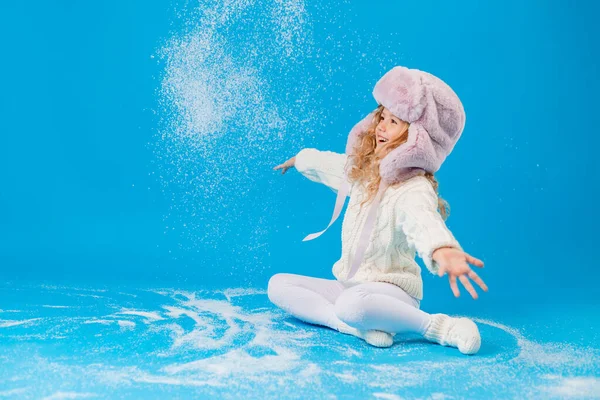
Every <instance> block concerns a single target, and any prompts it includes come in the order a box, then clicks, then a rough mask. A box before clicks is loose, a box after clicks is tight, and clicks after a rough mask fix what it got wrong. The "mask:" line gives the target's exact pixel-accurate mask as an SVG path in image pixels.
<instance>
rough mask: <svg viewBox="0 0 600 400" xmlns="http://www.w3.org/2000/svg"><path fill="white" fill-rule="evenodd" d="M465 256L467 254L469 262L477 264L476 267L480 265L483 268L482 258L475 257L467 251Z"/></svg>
mask: <svg viewBox="0 0 600 400" xmlns="http://www.w3.org/2000/svg"><path fill="white" fill-rule="evenodd" d="M465 256H467V262H468V263H469V264H472V265H475V266H476V267H479V268H483V261H481V260H480V259H478V258H475V257H473V256H471V255H469V254H467V253H465Z"/></svg>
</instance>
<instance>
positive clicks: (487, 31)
mask: <svg viewBox="0 0 600 400" xmlns="http://www.w3.org/2000/svg"><path fill="white" fill-rule="evenodd" d="M259 3H260V4H262V3H261V2H259ZM260 4H259V5H260ZM305 7H306V9H305V15H306V16H308V18H309V20H310V25H303V27H302V28H301V31H300V32H299V33H298V32H295V34H299V35H300V36H303V35H309V36H310V37H311V43H312V45H311V46H312V47H310V49H308V50H307V51H306V53H305V54H301V55H298V56H297V57H296V58H293V57H291V58H286V57H281V56H280V55H279V54H274V55H273V58H272V59H269V58H268V57H267V60H268V62H267V63H266V64H264V65H263V64H261V65H260V66H254V67H256V68H257V70H259V71H260V73H261V74H262V75H260V77H261V79H262V82H263V83H264V82H267V83H269V85H271V86H270V89H269V90H265V91H264V92H261V93H267V99H266V101H268V102H269V103H270V104H278V105H281V107H283V108H281V110H283V112H282V113H281V115H280V116H281V117H282V118H283V119H284V120H286V121H287V122H288V123H287V124H285V128H284V129H282V132H280V133H281V136H272V137H271V136H269V137H266V136H265V133H264V132H262V131H261V132H256V133H254V131H253V130H252V129H248V128H247V127H245V126H244V123H245V122H246V120H244V119H242V120H241V121H238V122H235V123H234V122H231V120H228V121H227V123H229V128H230V129H229V130H227V125H225V130H227V132H228V133H229V134H230V135H233V136H234V137H238V138H241V137H242V136H241V134H242V133H246V134H248V132H249V134H250V135H252V134H255V136H256V137H255V139H256V140H258V143H259V144H260V145H254V144H253V143H254V142H252V141H248V140H246V141H243V140H242V141H240V142H235V141H229V140H225V139H223V137H221V138H220V139H219V138H217V139H214V140H215V143H213V144H214V145H215V146H216V147H214V149H217V150H214V153H210V152H206V151H205V152H202V153H200V152H199V150H197V147H194V146H190V147H189V148H186V145H187V144H186V142H181V143H179V145H178V146H179V147H169V146H170V145H169V144H167V142H168V141H169V140H170V138H173V137H172V136H171V137H170V136H169V133H172V132H171V131H170V129H171V128H170V127H171V125H169V121H171V122H172V121H175V120H177V112H178V111H177V109H176V107H172V105H171V107H170V106H169V98H168V97H167V96H166V95H165V92H164V91H163V86H162V85H164V82H165V77H166V76H168V73H167V72H166V71H167V67H168V63H169V62H170V61H172V60H171V59H169V57H170V56H172V55H173V54H175V53H169V54H170V55H169V54H168V55H167V57H164V56H163V57H161V56H160V55H159V53H160V49H161V48H163V47H167V48H169V46H171V45H172V42H170V40H171V39H172V38H178V37H183V35H184V33H185V32H187V33H189V32H193V31H194V29H195V28H194V27H195V26H196V25H197V23H198V21H200V20H201V19H200V18H198V15H201V14H202V12H206V11H207V10H206V9H204V10H203V9H202V6H201V5H197V4H196V3H189V2H184V1H181V2H176V1H174V2H170V3H169V2H160V1H155V2H147V1H137V0H131V1H127V2H123V1H102V2H91V3H90V2H76V1H56V2H52V3H49V2H28V3H17V2H13V3H7V2H4V3H2V5H0V37H2V38H3V39H2V55H3V60H2V63H1V64H0V71H1V76H2V77H3V82H2V95H1V96H0V102H1V103H0V115H2V117H1V119H0V132H1V136H0V137H1V142H0V185H1V186H0V209H1V210H2V213H1V214H0V228H1V229H0V280H2V281H3V282H5V284H7V285H8V286H6V287H5V289H4V290H3V293H4V295H5V303H3V304H2V306H1V307H0V308H4V309H10V307H13V306H14V307H15V308H18V307H20V306H19V305H18V304H19V301H21V300H23V298H21V300H19V297H18V296H17V297H15V298H13V297H10V296H8V293H9V289H7V287H9V288H10V287H13V288H14V287H18V286H19V285H22V284H29V283H35V284H44V285H51V284H55V285H92V286H98V287H114V286H115V285H124V286H129V287H137V288H144V287H174V288H187V289H190V290H203V289H207V288H233V287H246V288H247V287H252V288H260V289H265V288H266V284H267V281H268V279H269V277H270V276H271V275H273V274H275V273H278V272H290V273H299V274H305V275H311V276H318V277H325V278H332V275H331V272H330V271H331V266H332V265H333V263H334V262H335V261H336V260H337V259H338V257H339V255H340V250H341V244H340V230H341V219H340V220H339V221H338V222H337V223H336V224H335V225H334V226H333V227H332V228H330V229H329V230H328V231H327V233H326V234H325V235H323V236H322V237H320V238H319V239H317V240H315V241H311V242H302V241H301V240H302V238H303V237H305V236H306V235H307V234H309V233H312V232H317V231H320V230H321V229H323V228H324V227H325V226H326V224H327V223H328V221H329V218H330V215H331V212H332V210H333V205H334V200H335V195H334V193H333V192H332V191H331V190H329V189H328V188H326V187H324V186H321V185H317V184H314V183H313V182H310V181H309V180H307V179H305V178H303V177H302V176H301V175H299V174H298V173H297V172H295V171H294V170H291V171H290V172H288V173H287V174H286V175H284V176H281V174H280V173H279V172H275V171H273V170H272V168H273V167H274V166H275V165H277V164H280V163H283V162H284V161H285V160H287V159H288V158H290V157H292V156H293V155H295V154H296V153H297V152H298V151H299V150H301V149H302V148H304V147H314V148H318V149H320V150H332V151H337V152H343V150H344V148H345V143H346V137H347V133H348V132H349V130H350V128H351V127H352V126H353V125H354V124H355V123H356V122H358V121H359V120H360V119H361V118H362V117H363V116H364V115H365V114H367V113H368V112H370V111H371V110H372V109H373V108H374V107H375V106H376V104H375V101H374V100H373V98H372V96H371V90H372V87H373V85H374V84H375V82H376V81H377V79H378V78H379V77H380V76H381V75H382V74H383V73H385V72H386V71H387V70H389V69H390V68H392V67H393V66H394V65H398V64H399V65H405V66H408V67H411V68H418V69H422V70H425V71H428V72H431V73H433V74H435V75H437V76H439V77H441V78H442V79H444V80H445V81H446V82H447V83H449V84H450V85H451V86H452V87H453V89H454V90H455V91H456V93H457V94H458V95H459V96H460V98H461V100H462V102H463V104H464V106H465V109H466V112H467V125H466V129H465V131H464V133H463V137H462V138H461V139H460V141H459V142H458V144H457V146H456V147H455V150H454V151H453V153H452V154H451V155H450V157H449V158H448V159H447V161H446V162H445V164H444V165H443V166H442V168H441V170H440V171H439V172H438V173H437V174H436V176H437V178H438V180H439V182H440V192H441V195H442V196H443V197H444V198H445V199H446V200H447V201H448V202H449V203H450V206H451V215H450V218H449V219H448V221H447V224H448V226H449V228H450V229H451V230H452V232H453V233H454V235H455V236H456V237H457V239H458V240H459V241H460V242H461V244H462V245H463V247H464V248H465V250H466V251H467V252H469V253H470V254H472V255H473V256H475V257H478V258H480V259H482V260H484V262H485V263H486V267H485V268H484V270H483V271H481V273H480V275H481V276H482V278H483V279H484V280H485V281H486V283H487V284H488V286H489V288H490V291H489V293H485V294H483V295H482V296H481V298H480V299H479V300H477V301H473V300H472V299H471V298H470V297H469V296H468V295H467V293H466V291H465V290H464V289H463V290H462V296H461V297H460V298H459V299H454V298H453V296H452V293H451V291H450V289H449V286H448V284H447V282H446V280H445V279H440V278H437V277H434V276H432V275H430V274H429V273H428V272H427V271H426V270H425V269H423V275H424V280H425V299H424V301H423V302H422V308H423V309H424V310H426V311H430V312H447V313H467V314H469V315H472V316H479V317H489V316H491V317H494V318H500V319H502V320H503V321H510V322H512V323H515V324H517V325H519V326H520V327H521V328H523V329H525V330H526V331H528V332H529V333H532V334H534V335H535V337H536V338H537V339H538V340H553V341H559V342H562V341H565V342H570V343H572V344H574V345H577V344H589V343H590V342H591V337H592V334H593V332H595V331H596V330H597V327H595V326H596V325H597V324H598V321H597V311H598V306H599V305H600V303H599V300H598V297H597V295H595V293H597V288H596V286H597V280H598V277H599V276H600V274H599V273H598V268H597V266H596V257H595V254H596V250H597V248H598V245H597V238H598V234H597V229H596V227H597V226H598V223H599V222H600V221H599V217H598V213H597V211H596V209H597V199H598V194H599V192H598V184H599V183H600V182H599V181H598V178H597V177H598V173H599V172H600V171H599V168H598V166H597V164H596V162H595V161H596V160H594V159H593V157H594V155H595V149H596V148H597V146H598V145H599V139H598V135H597V127H598V126H599V124H600V113H598V112H597V107H598V100H597V93H598V92H599V91H600V86H599V79H598V74H597V71H598V67H599V65H598V60H599V55H598V49H599V48H600V46H599V45H598V38H599V33H600V32H599V31H600V28H599V27H598V24H597V23H596V18H595V17H596V15H598V12H599V7H598V5H597V4H596V3H594V2H576V3H572V2H566V1H564V2H559V1H545V2H542V1H529V2H522V1H516V0H513V1H504V2H491V3H490V2H487V3H486V2H480V1H462V2H459V3H456V2H454V3H452V2H441V1H419V2H416V1H413V2H384V1H378V0H377V1H370V2H368V3H367V2H361V3H360V4H355V3H352V4H351V3H349V2H334V3H331V2H320V1H316V2H312V1H307V2H306V3H305ZM198 8H199V9H200V10H198ZM246 18H247V19H246V22H247V21H253V18H255V19H256V20H257V21H258V19H259V18H261V12H260V7H258V9H255V10H254V11H251V12H249V14H247V15H246ZM250 25H252V24H250ZM292 25H293V22H292ZM261 26H262V25H259V26H258V27H256V30H257V32H258V36H252V35H245V34H247V30H248V25H244V24H239V25H235V26H232V28H231V30H227V32H224V33H223V34H224V35H229V36H227V37H228V38H229V40H228V41H226V44H227V46H229V47H228V50H230V51H231V53H232V54H233V57H234V58H235V57H237V58H236V60H237V61H243V60H244V57H249V56H248V54H249V53H246V52H244V49H246V48H247V47H244V46H250V47H253V48H255V49H259V51H262V50H261V49H263V47H264V46H267V47H264V48H265V49H267V50H265V52H266V53H267V54H268V51H270V50H269V49H271V48H270V47H268V42H269V40H270V39H268V37H267V36H266V35H267V34H268V32H267V33H265V34H264V36H262V37H261V36H260V35H261V31H260V29H261ZM196 28H197V27H196ZM200 28H202V27H200ZM263 28H264V27H263ZM292 30H293V29H292ZM247 41H249V43H250V44H249V45H248V44H247ZM244 43H246V44H244ZM248 59H251V58H248ZM265 65H266V66H265ZM250 67H253V65H250ZM259 67H260V68H259ZM290 93H292V94H294V95H301V94H304V95H305V97H306V98H305V101H304V102H303V103H302V105H301V106H298V107H299V108H298V109H296V110H295V109H294V101H293V100H290V99H289V98H288V95H289V94H290ZM292 97H293V96H292ZM306 99H308V100H306ZM232 106H233V105H232ZM242 106H243V107H242V108H243V109H244V110H246V112H251V111H252V107H253V106H252V105H248V104H242ZM248 110H249V111H248ZM294 110H295V111H294ZM286 113H287V114H286ZM304 115H307V116H311V118H312V119H310V121H309V122H308V123H301V122H299V121H301V120H302V118H303V116H304ZM236 123H237V124H238V125H236ZM282 126H283V125H282ZM275 130H277V129H275ZM265 132H267V133H268V134H270V135H271V134H273V130H268V131H265ZM165 134H166V136H165ZM175 139H177V137H175ZM200 140H213V139H208V138H202V137H201V138H200ZM236 146H241V147H237V148H236ZM244 146H245V147H244ZM238 150H244V151H246V152H245V153H244V152H238ZM240 154H241V155H240ZM248 154H251V157H249V158H247V155H248ZM181 160H183V161H181ZM198 165H202V166H203V167H202V168H204V165H208V167H206V169H202V168H200V167H198ZM215 166H216V167H215ZM198 171H201V173H198ZM188 172H190V174H191V173H193V174H196V175H197V176H199V179H200V181H201V180H202V179H203V178H206V179H208V178H209V175H210V177H212V176H217V177H227V176H231V179H226V178H223V179H222V180H221V181H220V183H219V184H218V185H215V186H213V187H212V188H211V187H209V188H208V189H206V190H200V191H195V190H196V184H190V183H185V184H184V183H182V182H183V179H182V177H187V175H186V174H187V173H188ZM215 179H216V178H215ZM210 182H213V181H210ZM209 189H210V190H209ZM242 190H246V191H245V192H243V191H242ZM198 210H205V211H206V212H205V213H201V212H200V213H199V212H198ZM217 229H218V230H219V235H215V232H217ZM203 235H208V238H209V239H210V240H208V239H207V240H203V239H202V238H203V237H204V238H206V237H207V236H203ZM419 262H420V263H421V261H420V260H419ZM421 264H422V263H421ZM11 285H12V286H11ZM31 296H33V297H30V298H35V295H31ZM56 296H58V295H56ZM50 297H52V295H50ZM55 298H58V297H55ZM171 300H173V301H176V300H177V298H176V297H173V298H172V299H171ZM161 301H162V300H161ZM260 301H262V302H263V303H265V306H268V305H266V302H265V298H264V296H262V299H261V300H260ZM261 304H262V303H261ZM0 311H2V310H0ZM23 318H25V317H23ZM536 321H538V322H539V323H538V324H537V325H536ZM548 321H550V322H548ZM594 321H595V322H594ZM295 323H297V322H295ZM567 325H568V327H569V329H565V326H567ZM545 327H546V328H547V327H552V329H550V328H548V329H546V328H545ZM506 332H508V331H506ZM489 335H490V337H493V334H492V333H490V334H489ZM513 336H514V335H513ZM119 340H120V339H119ZM331 340H333V339H331ZM503 340H504V339H498V341H497V342H495V344H492V346H491V347H488V348H487V350H486V351H487V353H485V354H487V355H488V356H490V354H491V355H494V354H496V353H494V351H496V350H497V351H498V352H500V353H502V351H503V349H505V347H503V346H504V344H503V343H504V342H503ZM492 343H494V342H493V341H492ZM155 344H156V343H153V342H150V343H148V344H147V346H148V347H147V348H148V349H151V348H152V347H153V346H154V345H155ZM506 346H508V347H510V346H511V345H506ZM15 348H16V347H15ZM75 348H77V346H76V347H75ZM26 351H29V350H26ZM73 351H74V350H73V349H67V350H65V353H70V352H73ZM441 351H442V350H439V352H440V353H439V354H438V353H435V354H434V356H433V357H434V359H435V357H437V356H438V355H441V354H442V353H441ZM436 354H437V355H436ZM485 354H484V356H485ZM590 354H591V353H590ZM593 354H596V353H593ZM15 359H18V357H17V358H15ZM416 359H419V357H416ZM7 365H8V364H7ZM596 365H597V364H596ZM587 366H588V367H589V365H587ZM11 368H12V367H11ZM23 368H25V367H23ZM595 368H596V369H597V366H596V367H595ZM585 371H587V372H588V373H589V371H590V369H589V368H588V369H587V370H585ZM591 371H595V369H594V368H593V366H592V369H591ZM592 374H595V375H596V376H597V372H592ZM459 375H460V374H458V375H457V376H459ZM508 387H509V386H507V388H508ZM595 387H597V384H596V386H595ZM505 389H506V388H505ZM340 390H341V389H340ZM506 390H509V389H506ZM498 393H501V392H498ZM504 393H505V394H506V393H508V392H504ZM130 394H131V395H132V396H134V397H135V396H139V395H140V393H137V394H132V393H130ZM147 394H148V393H146V395H147Z"/></svg>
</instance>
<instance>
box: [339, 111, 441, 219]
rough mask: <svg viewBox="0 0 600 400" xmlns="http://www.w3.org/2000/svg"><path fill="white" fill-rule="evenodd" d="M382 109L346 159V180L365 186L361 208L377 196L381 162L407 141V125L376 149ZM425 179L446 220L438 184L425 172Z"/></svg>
mask: <svg viewBox="0 0 600 400" xmlns="http://www.w3.org/2000/svg"><path fill="white" fill-rule="evenodd" d="M383 109H384V107H383V106H382V105H380V106H379V107H377V109H376V110H375V115H374V116H373V122H372V123H371V125H369V128H368V129H367V131H366V132H365V133H364V134H362V135H361V136H359V137H358V138H357V140H356V144H355V145H354V149H353V152H352V154H351V155H350V156H349V157H348V162H349V163H350V171H349V173H348V178H349V179H350V181H352V182H358V183H362V184H366V185H367V198H366V199H365V200H364V201H363V202H362V203H361V207H362V206H363V205H364V204H365V203H367V202H368V201H369V200H371V199H372V198H373V197H374V196H375V195H376V194H377V190H378V188H379V184H380V182H381V175H380V174H379V164H380V163H381V160H383V159H384V158H385V156H386V155H388V154H389V153H390V152H391V151H392V150H394V149H395V148H396V147H398V146H400V145H401V144H403V143H405V142H406V141H407V139H408V127H409V125H408V123H407V124H406V128H405V129H404V131H403V132H402V133H401V134H400V135H399V136H398V137H397V138H396V139H394V140H392V141H390V142H388V144H387V145H386V146H385V147H383V148H380V149H377V137H376V133H375V128H377V125H378V124H379V121H381V114H382V113H383ZM425 177H426V178H427V179H428V180H429V182H430V183H431V186H432V187H433V190H435V193H436V194H437V195H438V212H439V213H440V215H441V216H442V218H443V219H444V220H446V219H447V218H448V216H449V215H450V205H449V204H448V202H447V201H446V200H444V199H442V197H441V196H440V195H439V192H438V188H439V183H438V181H437V180H436V179H435V176H434V175H433V174H432V173H429V172H426V173H425Z"/></svg>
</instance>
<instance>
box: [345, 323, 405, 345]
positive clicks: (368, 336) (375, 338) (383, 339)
mask: <svg viewBox="0 0 600 400" xmlns="http://www.w3.org/2000/svg"><path fill="white" fill-rule="evenodd" d="M338 331H340V332H342V333H345V334H347V335H353V336H356V337H359V338H361V339H363V340H364V341H365V342H367V343H369V344H370V345H371V346H375V347H390V346H391V345H393V344H394V338H393V336H392V335H391V334H389V333H387V332H383V331H377V330H368V331H360V330H358V329H356V328H353V327H351V326H350V325H348V324H346V323H344V322H342V321H340V322H339V323H338Z"/></svg>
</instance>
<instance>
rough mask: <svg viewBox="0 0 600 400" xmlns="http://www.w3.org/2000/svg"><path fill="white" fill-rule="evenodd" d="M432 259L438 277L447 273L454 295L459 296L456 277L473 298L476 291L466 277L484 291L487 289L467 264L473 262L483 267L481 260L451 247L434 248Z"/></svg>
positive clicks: (475, 295)
mask: <svg viewBox="0 0 600 400" xmlns="http://www.w3.org/2000/svg"><path fill="white" fill-rule="evenodd" d="M433 259H434V260H435V262H436V263H437V264H438V265H439V270H438V275H439V276H440V277H441V276H443V275H444V273H446V272H447V273H448V278H449V279H450V288H452V292H453V293H454V296H455V297H458V296H460V292H459V291H458V285H457V284H456V278H457V277H458V279H459V280H460V281H461V282H462V284H463V286H464V287H465V289H467V291H468V292H469V293H471V296H473V298H474V299H477V297H478V296H477V292H476V291H475V289H474V288H473V285H471V282H470V281H469V279H468V278H471V279H472V280H474V281H475V283H477V284H478V285H479V286H480V287H481V288H482V289H483V290H484V291H486V292H487V291H488V287H487V285H486V284H485V283H484V282H483V281H482V280H481V278H480V277H479V276H478V275H477V274H476V273H475V272H474V271H473V270H472V269H471V267H469V264H473V265H475V266H477V267H479V268H483V261H481V260H478V259H476V258H475V257H472V256H470V255H468V254H467V253H465V252H463V251H461V250H459V249H455V248H452V247H442V248H439V249H437V250H435V251H434V252H433ZM467 277H468V278H467Z"/></svg>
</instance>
